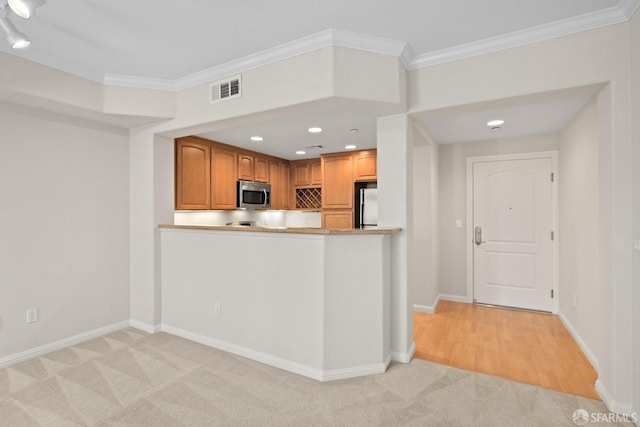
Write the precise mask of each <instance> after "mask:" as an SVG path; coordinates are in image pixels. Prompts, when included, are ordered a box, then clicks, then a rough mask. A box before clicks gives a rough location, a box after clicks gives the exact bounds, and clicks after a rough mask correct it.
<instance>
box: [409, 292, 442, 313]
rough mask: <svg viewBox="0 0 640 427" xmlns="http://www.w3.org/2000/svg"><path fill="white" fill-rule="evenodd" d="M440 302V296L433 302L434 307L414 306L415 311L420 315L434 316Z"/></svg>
mask: <svg viewBox="0 0 640 427" xmlns="http://www.w3.org/2000/svg"><path fill="white" fill-rule="evenodd" d="M439 302H440V295H438V296H437V297H436V300H435V301H434V302H433V305H421V304H413V311H416V312H418V313H426V314H433V313H435V312H436V308H438V303H439Z"/></svg>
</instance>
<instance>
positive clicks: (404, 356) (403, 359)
mask: <svg viewBox="0 0 640 427" xmlns="http://www.w3.org/2000/svg"><path fill="white" fill-rule="evenodd" d="M415 353H416V343H415V342H413V341H412V342H411V347H409V351H408V352H407V353H399V352H397V351H393V352H391V360H393V361H394V362H400V363H409V362H411V359H413V355H414V354H415Z"/></svg>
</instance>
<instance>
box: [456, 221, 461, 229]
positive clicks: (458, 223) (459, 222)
mask: <svg viewBox="0 0 640 427" xmlns="http://www.w3.org/2000/svg"><path fill="white" fill-rule="evenodd" d="M456 228H462V220H461V219H456Z"/></svg>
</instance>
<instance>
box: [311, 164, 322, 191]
mask: <svg viewBox="0 0 640 427" xmlns="http://www.w3.org/2000/svg"><path fill="white" fill-rule="evenodd" d="M309 165H310V168H311V179H310V181H311V185H322V165H321V163H320V159H317V160H312V161H311V162H309Z"/></svg>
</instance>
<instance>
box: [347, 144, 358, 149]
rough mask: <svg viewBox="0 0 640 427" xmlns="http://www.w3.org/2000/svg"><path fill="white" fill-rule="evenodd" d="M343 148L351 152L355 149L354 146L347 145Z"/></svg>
mask: <svg viewBox="0 0 640 427" xmlns="http://www.w3.org/2000/svg"><path fill="white" fill-rule="evenodd" d="M344 148H346V149H347V150H353V149H354V148H356V146H355V145H353V144H349V145H345V146H344Z"/></svg>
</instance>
